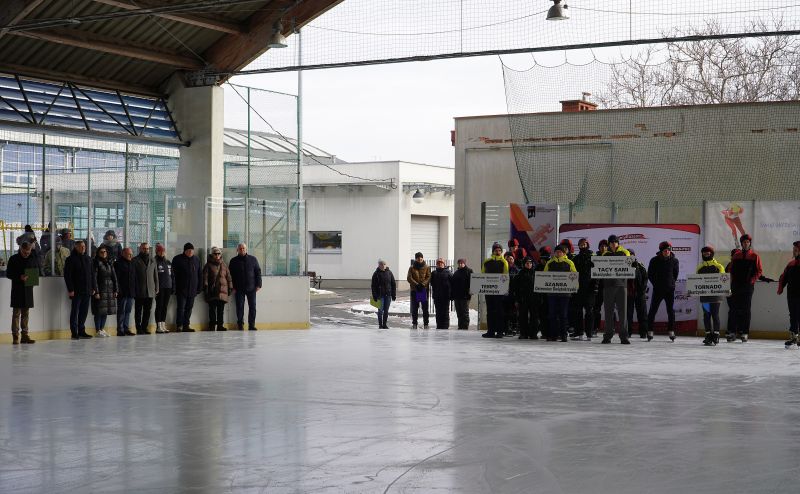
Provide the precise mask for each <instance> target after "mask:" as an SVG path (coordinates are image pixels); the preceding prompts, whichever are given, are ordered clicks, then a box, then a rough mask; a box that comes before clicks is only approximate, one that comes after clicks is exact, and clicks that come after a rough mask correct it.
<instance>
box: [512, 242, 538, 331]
mask: <svg viewBox="0 0 800 494" xmlns="http://www.w3.org/2000/svg"><path fill="white" fill-rule="evenodd" d="M535 279H536V271H535V270H534V269H533V257H531V256H525V258H524V259H523V260H522V269H521V270H520V271H519V273H517V276H515V277H514V279H513V280H512V281H511V292H512V294H513V296H514V303H515V304H516V306H517V318H518V323H519V339H520V340H527V339H532V340H538V339H539V337H538V336H537V335H536V325H537V324H538V319H539V305H538V301H537V300H536V297H535V294H534V293H533V285H534V281H535Z"/></svg>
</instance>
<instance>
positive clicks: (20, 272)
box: [6, 242, 39, 345]
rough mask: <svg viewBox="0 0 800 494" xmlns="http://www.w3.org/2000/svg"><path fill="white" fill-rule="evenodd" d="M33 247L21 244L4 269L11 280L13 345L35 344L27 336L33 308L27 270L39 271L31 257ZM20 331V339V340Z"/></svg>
mask: <svg viewBox="0 0 800 494" xmlns="http://www.w3.org/2000/svg"><path fill="white" fill-rule="evenodd" d="M32 254H33V247H32V246H31V244H30V243H28V242H22V244H21V245H20V246H19V253H17V254H14V255H13V256H11V258H9V260H8V265H7V267H6V278H8V279H9V280H11V308H12V309H13V310H12V315H11V334H12V336H13V338H14V339H13V343H14V344H15V345H17V344H19V343H22V344H31V343H35V341H34V340H32V339H31V337H30V336H29V335H28V312H29V311H30V309H31V308H33V286H26V284H25V283H26V282H27V281H28V274H29V273H28V270H29V269H32V270H35V271H38V270H39V265H38V263H37V262H36V258H35V257H34V256H33V255H32ZM20 330H22V339H20Z"/></svg>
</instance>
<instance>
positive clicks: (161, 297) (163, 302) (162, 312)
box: [156, 289, 172, 323]
mask: <svg viewBox="0 0 800 494" xmlns="http://www.w3.org/2000/svg"><path fill="white" fill-rule="evenodd" d="M171 296H172V291H171V290H170V289H162V290H161V291H160V292H158V295H156V323H159V322H166V321H167V307H169V298H170V297H171Z"/></svg>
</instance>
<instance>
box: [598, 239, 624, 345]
mask: <svg viewBox="0 0 800 494" xmlns="http://www.w3.org/2000/svg"><path fill="white" fill-rule="evenodd" d="M603 255H604V256H630V255H631V253H630V252H628V250H627V249H626V248H625V247H623V246H621V245H620V244H619V237H617V236H616V235H610V236H609V237H608V250H607V251H606V252H604V253H603ZM614 309H616V310H617V320H618V321H619V340H620V343H622V344H623V345H630V344H631V342H630V340H628V280H626V279H624V278H612V279H607V280H603V310H604V311H605V316H606V320H605V324H606V327H605V332H604V333H603V341H602V342H601V343H604V344H608V343H611V338H613V337H614Z"/></svg>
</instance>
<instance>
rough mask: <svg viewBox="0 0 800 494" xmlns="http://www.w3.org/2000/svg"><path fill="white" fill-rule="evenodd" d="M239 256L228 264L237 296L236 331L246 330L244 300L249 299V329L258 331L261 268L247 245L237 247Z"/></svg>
mask: <svg viewBox="0 0 800 494" xmlns="http://www.w3.org/2000/svg"><path fill="white" fill-rule="evenodd" d="M236 252H238V253H239V254H238V255H237V256H236V257H234V258H233V259H231V260H230V262H229V263H228V271H230V272H231V278H233V290H234V292H235V296H236V329H238V330H239V331H243V330H244V300H245V298H246V299H247V328H248V329H249V330H250V331H255V330H256V292H258V291H259V290H261V266H259V264H258V259H256V258H255V256H251V255H250V254H248V253H247V244H243V243H242V244H239V245H238V246H237V247H236Z"/></svg>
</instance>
